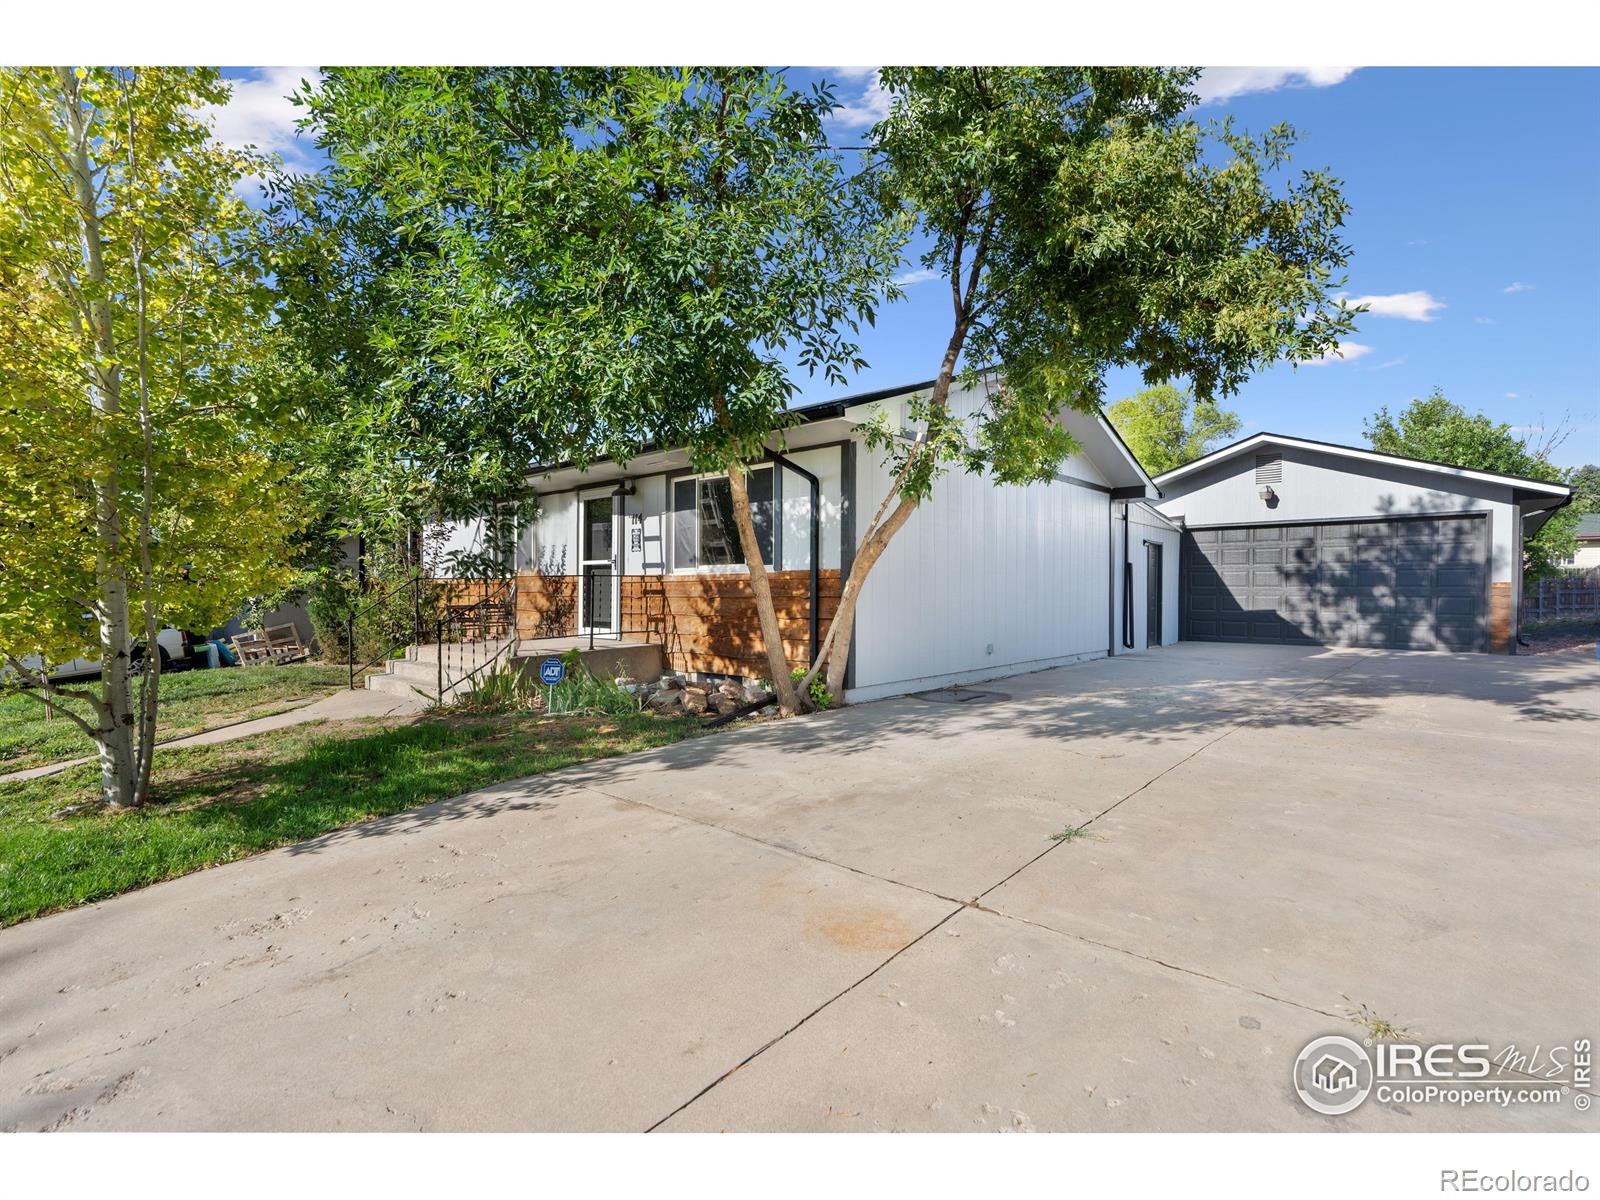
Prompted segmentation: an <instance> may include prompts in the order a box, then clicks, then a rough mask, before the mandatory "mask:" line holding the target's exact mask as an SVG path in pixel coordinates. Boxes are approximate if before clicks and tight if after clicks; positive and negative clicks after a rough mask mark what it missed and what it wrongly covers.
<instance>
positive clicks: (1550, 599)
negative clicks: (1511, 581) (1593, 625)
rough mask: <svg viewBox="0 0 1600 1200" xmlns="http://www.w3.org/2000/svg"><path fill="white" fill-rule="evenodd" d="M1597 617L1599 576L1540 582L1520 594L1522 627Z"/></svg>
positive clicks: (1599, 610) (1568, 576) (1587, 574)
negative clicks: (1523, 625) (1542, 622)
mask: <svg viewBox="0 0 1600 1200" xmlns="http://www.w3.org/2000/svg"><path fill="white" fill-rule="evenodd" d="M1585 617H1600V572H1595V571H1590V572H1585V573H1577V572H1573V573H1569V574H1565V575H1555V576H1552V577H1550V578H1548V579H1540V580H1538V581H1537V582H1535V583H1532V584H1530V585H1529V586H1528V588H1527V589H1526V590H1525V591H1524V592H1523V593H1522V620H1523V623H1524V624H1528V623H1532V622H1539V621H1571V620H1581V619H1583V618H1585Z"/></svg>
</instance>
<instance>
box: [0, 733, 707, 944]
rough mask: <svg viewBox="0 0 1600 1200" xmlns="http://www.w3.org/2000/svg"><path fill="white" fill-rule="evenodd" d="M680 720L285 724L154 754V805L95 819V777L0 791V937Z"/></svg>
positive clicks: (662, 736) (616, 750)
mask: <svg viewBox="0 0 1600 1200" xmlns="http://www.w3.org/2000/svg"><path fill="white" fill-rule="evenodd" d="M698 731H699V725H698V723H697V722H695V721H692V720H686V719H683V718H667V717H655V716H648V715H645V714H637V715H632V716H624V717H535V716H490V717H465V716H457V715H444V716H427V717H421V718H417V719H411V720H407V719H405V718H387V719H383V720H368V721H341V722H339V723H338V724H337V725H323V724H321V723H317V724H309V725H301V726H294V727H291V728H289V729H282V730H277V731H275V732H272V733H264V734H258V735H256V736H255V737H252V738H245V739H243V740H241V741H237V742H224V743H221V744H219V745H215V746H194V747H186V748H184V749H179V750H164V751H158V752H157V754H156V762H155V781H154V792H155V796H154V799H153V802H152V803H151V804H150V805H149V806H148V807H147V808H145V809H143V810H141V811H138V812H122V813H109V812H106V811H104V810H100V809H97V808H90V809H87V810H85V811H83V812H80V813H77V814H70V815H62V810H63V809H65V808H68V807H69V806H72V805H79V804H93V803H94V802H95V800H96V796H97V791H96V789H97V782H98V777H97V775H96V771H95V769H94V767H93V766H92V765H89V766H82V767H74V768H72V769H71V770H69V771H63V772H61V773H60V774H59V775H51V776H47V777H45V778H43V779H35V780H29V781H27V782H24V783H9V784H0V926H5V925H12V924H15V923H16V922H18V921H23V920H26V919H28V918H29V917H35V916H40V915H42V914H44V913H47V912H53V911H55V910H57V909H62V908H70V907H72V906H73V905H77V904H83V903H86V902H88V901H91V900H100V899H104V898H105V897H107V896H114V895H116V894H117V893H119V892H125V891H128V890H130V889H132V888H138V887H143V886H145V885H146V884H151V883H156V882H158V881H160V880H163V879H171V878H173V877H174V876H177V875H184V874H187V873H188V872H190V871H196V870H199V869H200V868H202V867H210V866H215V865H217V864H218V863H225V862H231V861H232V860H234V859H237V858H243V857H245V856H247V855H250V854H254V853H256V852H258V851H261V850H266V849H269V848H270V847H273V846H283V845H288V844H290V843H293V842H299V841H304V840H305V839H306V838H310V837H314V836H316V835H317V834H319V833H326V832H327V831H329V830H332V829H339V828H342V827H343V826H346V825H353V824H355V823H357V822H359V821H365V820H368V819H370V818H373V817H381V816H386V815H388V814H390V813H397V812H402V811H404V810H405V809H408V808H414V807H416V806H418V805H421V804H427V803H429V802H430V801H434V800H444V799H448V798H449V797H451V796H456V795H459V794H461V793H463V792H468V791H471V790H473V789H474V788H480V787H485V786H487V785H489V784H491V783H498V782H500V781H502V780H506V779H515V778H517V777H519V776H523V775H537V774H540V773H541V772H544V771H553V770H555V769H556V768H558V767H565V766H569V765H571V764H573V763H581V762H587V761H589V760H591V759H598V758H609V757H611V756H613V755H617V754H628V753H631V752H633V751H635V750H644V749H648V748H650V747H652V746H664V745H667V744H669V743H672V742H676V741H679V740H681V739H683V738H686V737H692V736H694V735H695V734H696V733H697V732H698Z"/></svg>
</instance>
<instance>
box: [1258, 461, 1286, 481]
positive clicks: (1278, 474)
mask: <svg viewBox="0 0 1600 1200" xmlns="http://www.w3.org/2000/svg"><path fill="white" fill-rule="evenodd" d="M1256 482H1257V483H1282V482H1283V455H1281V454H1258V455H1256Z"/></svg>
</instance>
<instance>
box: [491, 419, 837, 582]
mask: <svg viewBox="0 0 1600 1200" xmlns="http://www.w3.org/2000/svg"><path fill="white" fill-rule="evenodd" d="M787 457H789V458H790V459H792V460H793V461H794V462H795V463H796V464H797V465H798V466H801V467H804V468H805V469H806V470H808V471H810V472H811V473H812V474H814V475H816V476H817V478H818V480H819V481H820V483H821V488H822V524H821V538H822V566H823V568H824V569H828V568H837V567H838V566H839V546H840V542H839V529H840V511H841V496H842V492H841V479H842V470H841V463H842V461H843V460H842V452H841V448H840V447H838V446H823V447H817V448H815V449H810V450H795V451H793V452H791V453H790V454H789V455H788V456H787ZM667 485H668V484H667V476H666V475H659V474H658V475H646V476H642V477H640V478H638V479H636V480H635V481H634V489H635V490H634V494H633V495H631V496H629V497H627V498H626V500H624V501H623V509H622V518H621V520H620V521H619V524H618V529H617V538H618V544H619V545H621V546H622V548H623V556H624V566H623V572H624V574H628V575H657V574H661V573H663V572H665V571H667V570H669V569H670V555H671V550H672V514H671V511H670V509H669V500H668V495H667ZM615 486H616V483H615V480H614V479H609V480H607V482H605V483H602V484H599V485H597V486H596V487H593V488H580V489H578V490H577V491H570V490H569V491H562V492H554V493H551V494H549V495H544V496H541V497H540V498H539V516H538V518H537V520H536V521H535V522H534V523H533V524H532V525H531V526H530V527H528V528H526V529H524V530H523V531H522V535H521V537H520V538H519V540H518V546H517V569H518V570H522V571H532V570H536V569H538V565H539V564H540V563H541V562H545V563H548V564H551V569H552V570H556V569H561V564H562V562H563V559H562V555H563V553H564V554H565V560H564V562H565V567H564V570H565V572H566V573H567V574H569V575H570V574H575V573H576V572H577V567H576V564H577V561H578V545H577V540H578V504H579V500H580V498H581V497H587V496H596V495H607V494H609V493H610V492H611V490H612V489H613V488H614V487H615ZM782 489H783V506H782V516H783V534H782V539H781V550H782V557H783V562H782V565H781V568H780V569H782V570H785V571H802V570H805V569H806V568H807V567H808V566H810V562H811V529H810V521H811V485H810V484H809V483H807V482H806V480H805V479H803V478H802V477H801V476H799V475H797V474H795V473H794V472H793V471H789V470H785V471H784V472H783V482H782ZM722 569H724V570H726V569H727V568H722Z"/></svg>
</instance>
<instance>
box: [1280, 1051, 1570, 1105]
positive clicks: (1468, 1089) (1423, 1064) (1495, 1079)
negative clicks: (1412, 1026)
mask: <svg viewBox="0 0 1600 1200" xmlns="http://www.w3.org/2000/svg"><path fill="white" fill-rule="evenodd" d="M1593 1070H1594V1066H1593V1049H1592V1046H1591V1043H1590V1041H1589V1039H1587V1038H1579V1039H1577V1040H1575V1041H1573V1042H1572V1043H1571V1044H1570V1045H1566V1046H1550V1047H1545V1046H1536V1047H1534V1048H1533V1049H1532V1050H1531V1051H1529V1050H1521V1049H1518V1047H1517V1046H1515V1045H1510V1046H1505V1047H1503V1048H1501V1049H1499V1050H1495V1049H1494V1048H1492V1047H1490V1046H1487V1045H1482V1044H1478V1043H1457V1042H1436V1043H1434V1044H1432V1045H1424V1044H1422V1043H1420V1042H1368V1043H1366V1044H1365V1045H1363V1044H1362V1043H1361V1042H1358V1041H1356V1040H1354V1039H1353V1038H1347V1037H1343V1036H1341V1035H1339V1034H1332V1035H1329V1036H1327V1037H1319V1038H1316V1039H1314V1040H1313V1041H1311V1042H1309V1043H1307V1045H1306V1047H1305V1049H1303V1050H1301V1051H1300V1054H1299V1056H1298V1057H1297V1058H1296V1059H1295V1060H1294V1090H1295V1091H1296V1092H1297V1093H1299V1096H1300V1099H1301V1100H1302V1101H1303V1102H1304V1103H1305V1106H1306V1107H1307V1108H1309V1109H1311V1110H1312V1111H1313V1112H1319V1113H1322V1114H1323V1115H1325V1116H1330V1117H1337V1116H1342V1115H1343V1114H1345V1113H1348V1112H1353V1111H1355V1110H1356V1109H1357V1108H1360V1107H1361V1105H1362V1104H1364V1103H1365V1102H1366V1100H1367V1098H1368V1097H1369V1096H1376V1097H1377V1100H1378V1103H1380V1104H1396V1103H1398V1104H1455V1105H1475V1104H1488V1105H1494V1106H1497V1107H1500V1108H1507V1107H1510V1106H1511V1105H1513V1104H1564V1103H1569V1102H1570V1103H1571V1104H1572V1106H1573V1107H1574V1108H1576V1109H1577V1110H1578V1111H1579V1112H1587V1111H1588V1109H1589V1105H1590V1104H1591V1102H1592V1099H1591V1097H1592V1093H1593V1088H1594V1075H1593Z"/></svg>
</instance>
